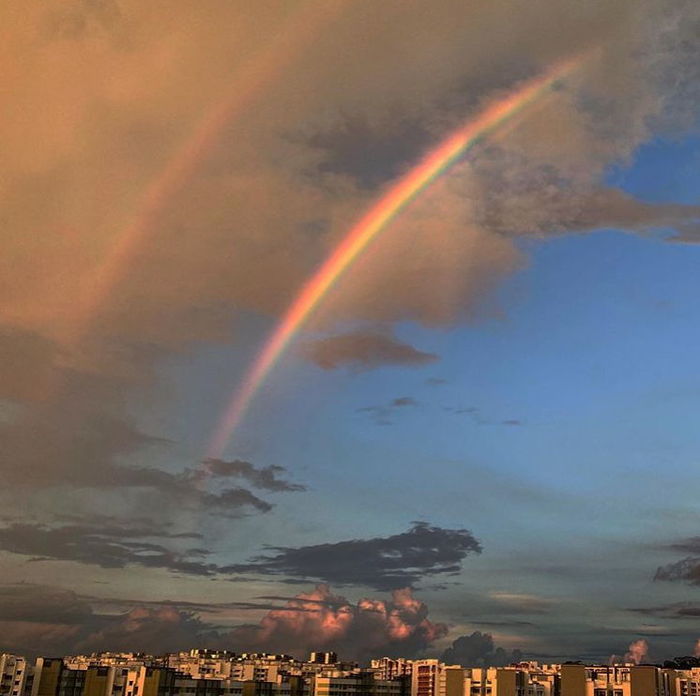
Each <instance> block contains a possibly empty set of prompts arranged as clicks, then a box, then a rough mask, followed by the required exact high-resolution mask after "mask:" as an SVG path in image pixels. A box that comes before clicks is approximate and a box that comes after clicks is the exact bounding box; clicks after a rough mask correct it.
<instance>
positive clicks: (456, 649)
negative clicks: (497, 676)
mask: <svg viewBox="0 0 700 696" xmlns="http://www.w3.org/2000/svg"><path fill="white" fill-rule="evenodd" d="M440 659H441V660H442V661H443V662H445V663H447V664H450V665H462V666H464V667H503V666H504V665H509V664H511V663H513V662H520V660H521V659H522V653H521V652H520V650H512V651H508V650H505V649H504V648H497V647H496V646H495V644H494V641H493V636H492V635H491V634H490V633H482V632H481V631H474V633H471V634H470V635H465V636H460V637H459V638H457V639H455V640H454V641H452V645H451V646H450V647H449V648H447V649H446V650H445V651H444V652H443V653H442V655H441V657H440Z"/></svg>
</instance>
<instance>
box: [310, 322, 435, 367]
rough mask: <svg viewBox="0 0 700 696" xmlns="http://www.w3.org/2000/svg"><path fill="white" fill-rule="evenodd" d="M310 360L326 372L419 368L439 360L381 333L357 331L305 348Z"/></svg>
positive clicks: (324, 339)
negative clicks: (348, 368)
mask: <svg viewBox="0 0 700 696" xmlns="http://www.w3.org/2000/svg"><path fill="white" fill-rule="evenodd" d="M306 355H307V357H308V358H309V359H310V360H311V361H312V362H314V363H315V364H316V365H318V366H319V367H321V368H323V369H324V370H336V369H338V368H339V367H343V366H350V367H354V368H359V369H362V370H371V369H375V368H377V367H382V366H384V365H403V366H415V367H420V366H423V365H428V364H430V363H433V362H436V361H437V360H439V358H438V356H437V355H435V354H434V353H426V352H423V351H420V350H417V349H416V348H414V347H413V346H411V345H409V344H408V343H403V342H401V341H399V340H398V339H397V338H395V337H393V336H390V335H385V334H382V333H374V332H366V331H354V332H352V333H346V334H339V335H336V336H328V337H326V338H321V339H318V340H317V341H314V342H312V343H310V344H308V345H307V346H306Z"/></svg>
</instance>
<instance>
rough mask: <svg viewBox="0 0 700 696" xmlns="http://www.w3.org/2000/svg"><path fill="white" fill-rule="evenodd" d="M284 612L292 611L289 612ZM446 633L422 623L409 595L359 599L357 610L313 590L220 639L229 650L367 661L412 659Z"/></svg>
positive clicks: (419, 607)
mask: <svg viewBox="0 0 700 696" xmlns="http://www.w3.org/2000/svg"><path fill="white" fill-rule="evenodd" d="M290 609H292V610H294V611H290ZM446 633H447V626H446V625H445V624H439V623H433V622H431V621H430V620H429V619H428V608H427V606H426V605H425V604H423V602H420V601H419V600H417V599H415V598H414V597H413V595H412V593H411V590H410V589H399V590H394V591H393V592H392V598H391V599H390V600H380V599H361V600H359V601H358V602H357V604H353V603H351V602H349V601H348V600H347V599H346V598H345V597H343V596H340V595H335V594H333V593H332V591H331V589H330V587H328V586H327V585H318V586H317V587H316V589H315V590H314V591H312V592H308V593H303V592H302V593H300V594H298V595H297V596H296V597H295V598H293V599H290V600H289V601H288V603H287V608H286V610H277V609H276V610H273V611H270V612H269V613H268V614H267V615H266V616H265V617H263V619H262V620H261V622H260V624H259V625H258V626H244V627H240V628H238V629H234V630H233V631H231V632H230V633H228V634H226V635H225V636H223V637H222V641H223V643H225V644H228V645H231V646H233V649H235V650H243V649H247V650H266V651H271V652H281V651H289V650H290V649H293V651H294V652H295V653H297V654H304V653H307V652H308V651H309V650H311V649H313V648H314V646H315V647H316V648H317V649H319V650H331V649H332V650H334V651H337V652H338V653H339V654H340V655H342V656H343V658H346V659H355V660H364V659H367V658H369V657H370V656H376V655H390V656H405V657H412V656H415V655H417V654H420V653H421V652H422V651H423V650H425V649H426V648H428V647H429V646H430V645H431V644H432V643H433V641H435V640H437V639H438V638H442V637H443V636H444V635H446Z"/></svg>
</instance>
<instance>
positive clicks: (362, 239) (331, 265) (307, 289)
mask: <svg viewBox="0 0 700 696" xmlns="http://www.w3.org/2000/svg"><path fill="white" fill-rule="evenodd" d="M581 61H582V57H578V58H575V59H572V60H568V61H566V62H563V63H559V64H557V65H555V66H554V67H553V68H551V69H550V70H548V71H547V72H545V73H544V74H542V75H540V76H539V77H536V78H534V79H532V80H529V81H527V82H524V83H522V84H521V85H520V86H519V87H518V88H517V89H515V90H514V91H512V92H511V93H509V94H508V95H507V96H505V97H503V98H501V99H498V100H496V101H494V102H492V103H491V104H490V105H489V106H487V107H486V108H485V109H483V110H482V111H481V112H479V113H478V114H477V115H476V116H475V117H474V118H472V119H470V120H469V121H468V122H467V123H466V124H465V125H463V126H462V127H460V128H459V129H457V130H456V131H454V132H453V133H452V134H451V135H449V136H448V137H447V138H446V139H445V140H443V141H442V142H441V143H440V144H439V145H438V146H437V147H435V148H434V149H433V150H431V151H430V152H428V153H427V154H426V155H425V156H424V157H423V159H422V160H421V161H420V162H419V163H418V164H417V165H416V166H415V167H413V169H411V170H410V171H409V172H408V173H406V174H405V175H404V176H402V177H401V178H400V179H398V181H396V182H395V183H394V184H393V185H391V186H390V187H389V189H388V190H387V191H386V192H385V193H384V195H383V196H381V197H380V198H379V199H378V200H377V201H376V202H375V203H374V205H372V207H371V208H370V209H369V210H368V211H367V212H366V213H365V214H364V215H363V216H362V217H361V218H360V219H359V220H358V221H357V223H356V224H355V225H354V226H353V227H352V229H351V230H350V231H349V232H348V233H347V235H345V237H344V238H343V239H342V240H341V242H340V243H339V244H338V246H336V247H335V249H333V251H332V252H331V254H330V255H329V256H328V258H327V259H326V260H325V261H324V262H323V263H322V264H321V266H320V267H319V268H318V270H317V271H316V272H315V273H314V274H313V275H312V276H311V278H309V280H308V281H307V282H306V283H305V284H304V285H303V286H302V288H301V290H300V292H299V294H298V295H297V296H296V298H295V299H294V301H293V302H292V304H291V305H290V306H289V308H288V309H287V311H286V313H285V314H284V316H283V317H282V319H281V321H280V322H279V324H278V325H277V327H276V328H275V330H274V331H273V333H272V334H271V335H270V337H269V339H268V341H267V343H266V344H265V346H264V348H263V349H262V351H261V352H260V353H259V354H258V356H257V357H256V359H255V361H254V362H253V364H252V365H251V366H250V369H249V370H248V372H247V373H246V375H245V378H244V380H243V382H242V383H241V385H240V387H239V389H238V390H237V391H236V392H235V393H234V395H233V398H232V400H231V401H230V403H229V405H228V407H227V408H226V410H225V411H224V415H223V417H222V419H221V420H220V422H219V424H218V425H217V427H216V429H215V431H214V433H213V435H212V438H211V440H210V443H209V447H208V451H207V454H208V456H209V457H220V456H221V455H222V453H223V451H224V449H225V447H226V445H227V444H228V441H229V439H230V438H231V435H232V433H233V431H234V430H235V428H236V427H237V425H238V424H239V422H240V420H241V418H242V417H243V415H244V413H245V412H246V409H247V408H248V405H249V404H250V402H251V400H252V399H253V397H254V396H255V394H256V392H257V391H258V389H259V388H260V386H261V385H262V383H263V382H264V381H265V378H266V377H267V375H268V374H269V373H270V370H271V369H272V368H273V367H274V366H275V364H276V363H277V361H278V360H279V358H280V357H281V356H282V354H283V353H284V351H285V349H286V348H287V346H288V345H289V343H290V341H291V340H292V338H293V337H294V335H295V334H296V333H297V332H298V331H299V329H301V328H302V326H303V325H304V324H305V323H306V321H307V320H308V319H309V317H310V316H311V314H312V312H313V311H314V309H315V308H316V307H317V306H318V304H319V303H320V302H321V301H322V300H323V298H324V296H325V295H326V293H327V292H328V291H329V290H330V289H331V288H332V287H333V285H334V284H335V283H337V282H338V280H339V279H340V278H341V276H342V275H343V274H344V273H345V271H347V269H348V268H349V267H350V266H351V265H352V263H353V262H354V261H355V260H356V259H357V258H358V257H359V256H360V254H361V253H362V252H363V251H364V250H365V249H367V247H368V245H369V244H370V243H371V242H372V240H373V239H375V238H376V237H377V235H378V234H379V233H380V232H381V231H382V230H383V229H385V228H386V226H387V225H388V224H389V223H390V222H391V221H392V220H393V219H394V218H395V217H396V216H397V215H398V214H399V213H400V212H401V211H402V210H404V208H405V207H406V206H407V205H408V204H409V203H410V202H411V201H412V200H413V199H414V198H415V197H416V196H417V195H418V194H419V193H420V192H421V191H423V190H424V189H425V188H426V187H427V186H429V185H430V183H431V182H432V181H434V180H435V179H436V178H437V177H438V176H439V175H440V174H442V173H444V172H445V171H446V170H447V169H449V167H450V166H451V165H452V164H454V163H455V162H456V161H457V159H458V158H459V157H461V156H462V155H463V154H464V153H465V152H466V151H467V150H468V149H469V148H471V147H473V146H474V145H476V144H477V143H478V142H480V141H482V140H483V139H485V138H487V137H488V136H489V135H490V134H492V133H493V132H494V131H495V130H496V129H498V128H499V127H501V126H502V125H504V124H505V123H507V122H508V121H509V120H510V119H512V118H513V117H514V116H516V115H517V114H519V113H521V112H522V111H523V109H525V108H526V107H527V106H529V105H530V104H532V103H533V102H534V101H536V100H537V99H538V98H539V97H541V96H542V95H543V94H545V93H547V92H548V91H549V90H550V89H551V87H552V86H553V85H554V84H555V83H556V82H557V80H560V79H561V78H563V77H564V76H566V75H567V74H568V73H570V72H571V71H572V70H573V68H574V67H576V66H577V65H578V64H580V62H581Z"/></svg>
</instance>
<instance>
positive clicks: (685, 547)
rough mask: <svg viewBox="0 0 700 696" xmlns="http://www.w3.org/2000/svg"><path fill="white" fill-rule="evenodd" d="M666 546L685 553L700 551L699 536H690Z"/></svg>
mask: <svg viewBox="0 0 700 696" xmlns="http://www.w3.org/2000/svg"><path fill="white" fill-rule="evenodd" d="M666 548H669V549H674V550H676V551H684V552H685V553H694V554H698V553H700V537H690V538H688V539H683V540H682V541H677V542H675V543H673V544H668V546H666Z"/></svg>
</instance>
